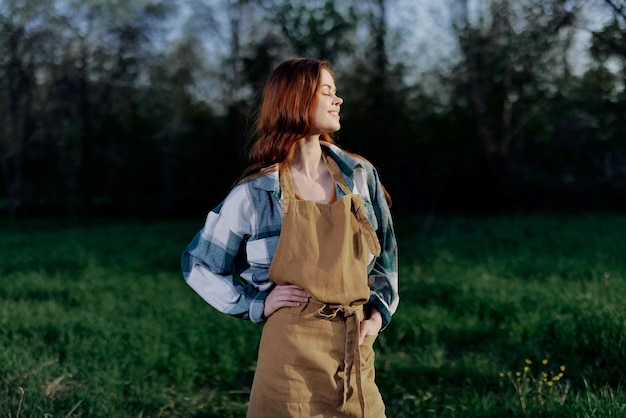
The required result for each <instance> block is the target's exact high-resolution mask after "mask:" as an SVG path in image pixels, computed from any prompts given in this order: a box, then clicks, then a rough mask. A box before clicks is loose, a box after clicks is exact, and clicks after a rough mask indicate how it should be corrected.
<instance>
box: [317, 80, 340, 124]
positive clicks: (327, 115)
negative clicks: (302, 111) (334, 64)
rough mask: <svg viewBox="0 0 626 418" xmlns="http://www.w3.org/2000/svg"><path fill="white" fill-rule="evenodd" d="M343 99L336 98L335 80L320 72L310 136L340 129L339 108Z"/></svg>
mask: <svg viewBox="0 0 626 418" xmlns="http://www.w3.org/2000/svg"><path fill="white" fill-rule="evenodd" d="M342 103H343V99H342V98H341V97H338V96H337V87H335V80H333V76H332V75H331V74H330V72H328V71H327V70H322V78H321V88H320V92H319V101H318V103H317V108H316V109H315V120H314V121H313V132H312V134H314V135H318V134H323V133H331V132H335V131H338V130H339V128H341V124H340V123H339V107H340V106H341V104H342Z"/></svg>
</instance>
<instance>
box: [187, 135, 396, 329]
mask: <svg viewBox="0 0 626 418" xmlns="http://www.w3.org/2000/svg"><path fill="white" fill-rule="evenodd" d="M324 145H326V144H325V143H324ZM326 146H327V151H328V153H329V155H330V156H331V158H333V160H335V161H336V162H337V164H338V165H339V168H340V169H341V172H342V174H343V177H344V178H345V180H346V182H347V184H348V187H349V188H350V189H351V190H352V192H353V193H356V194H359V195H360V196H361V197H362V198H363V200H364V201H365V207H366V212H367V216H368V219H369V221H370V222H371V223H372V226H373V227H374V230H375V231H376V234H377V236H378V239H379V241H380V244H381V249H382V252H381V255H380V256H378V257H375V258H373V259H372V261H371V262H370V263H369V266H368V283H369V287H370V299H369V301H368V302H367V304H371V305H373V306H375V307H376V308H377V309H378V310H379V311H380V313H381V314H382V317H383V329H384V328H385V327H386V326H387V325H388V324H389V321H390V320H391V316H392V315H393V313H394V312H395V311H396V309H397V306H398V301H399V297H398V249H397V244H396V238H395V235H394V231H393V224H392V219H391V214H390V211H389V207H388V205H387V201H386V199H385V196H384V193H383V191H382V188H381V184H380V181H379V179H378V173H377V172H376V169H375V168H374V167H373V166H372V164H370V163H369V162H367V161H365V160H362V159H359V158H355V157H353V156H351V155H349V154H347V153H346V152H344V151H343V150H341V149H340V148H339V147H337V146H335V145H326ZM336 187H337V189H336V192H337V199H339V198H341V197H342V196H344V195H345V193H344V192H343V191H342V190H341V188H339V187H338V186H336ZM281 223H282V199H281V190H280V181H279V178H278V172H277V171H274V172H270V173H267V174H264V175H262V176H260V177H257V178H255V179H254V180H251V181H248V182H244V183H241V184H239V185H237V186H235V187H234V188H233V189H232V190H231V191H230V193H229V194H228V196H227V197H226V199H225V200H224V201H223V202H222V203H220V204H219V205H218V206H217V207H216V208H215V209H213V210H212V211H211V212H209V214H208V215H207V218H206V223H205V225H204V228H203V229H202V230H200V231H199V232H198V233H197V234H196V236H195V237H194V238H193V240H192V241H191V243H190V244H189V245H188V246H187V248H186V249H185V251H184V252H183V255H182V270H183V276H184V278H185V280H186V282H187V283H188V284H189V286H191V288H192V289H193V290H194V291H195V292H197V293H198V294H199V295H200V296H201V297H202V298H203V299H204V300H205V301H206V302H207V303H209V304H210V305H212V306H213V307H214V308H215V309H217V310H219V311H221V312H223V313H226V314H229V315H232V316H234V317H237V318H242V319H250V320H251V321H253V322H255V323H261V322H264V320H265V319H264V317H263V309H264V303H265V298H266V297H267V295H268V293H269V291H271V289H272V287H273V285H274V284H273V283H272V282H271V281H270V279H269V267H270V264H271V262H272V258H273V256H274V252H275V251H276V246H277V244H278V240H279V237H280V229H281Z"/></svg>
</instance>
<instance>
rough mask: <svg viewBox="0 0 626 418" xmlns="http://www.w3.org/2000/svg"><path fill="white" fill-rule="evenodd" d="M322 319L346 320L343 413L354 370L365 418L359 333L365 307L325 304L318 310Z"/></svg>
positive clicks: (362, 412)
mask: <svg viewBox="0 0 626 418" xmlns="http://www.w3.org/2000/svg"><path fill="white" fill-rule="evenodd" d="M317 313H318V315H319V316H320V318H322V319H326V320H332V319H335V318H336V317H337V316H338V315H339V314H341V318H343V319H344V320H345V324H346V338H345V345H344V356H343V373H344V375H343V379H342V380H343V385H342V386H343V387H342V388H341V389H342V390H341V392H342V393H341V394H342V402H341V411H344V410H345V407H346V402H347V400H348V396H349V395H350V394H349V390H350V381H351V379H352V370H353V369H354V371H355V379H356V386H357V392H358V397H359V405H360V406H361V414H362V417H363V418H365V397H364V395H363V381H362V377H361V347H360V346H359V331H360V325H361V321H362V320H363V306H362V305H359V306H356V307H352V306H346V305H336V304H324V305H323V306H322V307H321V308H319V309H318V310H317Z"/></svg>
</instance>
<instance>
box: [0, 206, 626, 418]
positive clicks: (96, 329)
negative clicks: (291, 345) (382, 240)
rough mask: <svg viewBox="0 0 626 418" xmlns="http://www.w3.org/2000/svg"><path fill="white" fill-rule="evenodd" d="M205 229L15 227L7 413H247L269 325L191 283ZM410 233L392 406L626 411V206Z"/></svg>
mask: <svg viewBox="0 0 626 418" xmlns="http://www.w3.org/2000/svg"><path fill="white" fill-rule="evenodd" d="M201 223H202V220H201V219H200V220H198V222H170V223H150V224H141V223H125V224H122V223H116V224H109V223H91V224H90V225H87V226H84V225H83V226H80V227H79V226H76V225H70V224H68V225H64V224H62V223H59V222H57V221H55V222H52V223H51V224H49V223H47V222H45V221H37V222H26V221H24V222H22V223H3V224H0V228H1V229H0V230H1V232H0V280H2V284H1V285H0V344H1V347H2V348H1V350H0V391H1V392H0V414H1V415H0V417H11V418H16V417H55V418H56V417H244V416H245V409H246V401H247V397H248V392H249V387H250V383H251V381H252V376H253V373H254V367H255V357H256V349H257V344H258V339H259V336H260V332H261V327H260V326H258V325H254V324H251V323H248V322H245V321H240V320H236V319H233V318H229V317H227V316H225V315H222V314H219V313H217V312H215V311H214V310H213V309H212V308H211V307H210V306H208V305H206V304H205V303H204V302H203V301H202V300H201V299H200V298H199V297H198V296H197V295H195V293H193V291H192V290H191V289H190V288H188V287H187V285H186V284H185V283H184V281H183V279H182V275H181V273H180V271H179V255H180V252H181V251H182V249H183V248H184V246H185V245H186V244H187V242H188V241H189V240H190V239H191V238H192V236H193V234H194V233H195V232H196V231H197V229H198V228H200V226H201ZM396 229H397V233H398V238H399V244H400V252H401V254H400V262H401V276H400V280H401V288H400V292H401V302H400V308H399V310H398V312H397V314H396V316H395V317H394V320H393V321H392V324H391V325H390V327H389V328H388V329H387V330H385V331H384V332H383V333H382V334H381V335H380V336H379V339H378V341H377V343H376V348H377V358H376V362H377V381H378V384H379V387H380V389H381V392H382V394H383V397H384V398H385V401H386V404H387V414H388V417H389V418H402V417H462V418H465V417H494V418H495V417H521V416H526V417H616V418H617V417H624V416H626V393H625V392H624V389H625V387H624V385H625V383H626V377H624V376H625V372H626V303H625V302H624V299H625V298H626V216H623V215H602V216H601V215H586V216H585V215H579V216H556V215H550V216H548V215H541V216H540V215H529V216H507V217H496V218H484V219H468V218H459V217H455V218H447V219H435V220H434V221H433V220H425V219H423V218H417V219H411V220H402V221H398V222H397V224H396Z"/></svg>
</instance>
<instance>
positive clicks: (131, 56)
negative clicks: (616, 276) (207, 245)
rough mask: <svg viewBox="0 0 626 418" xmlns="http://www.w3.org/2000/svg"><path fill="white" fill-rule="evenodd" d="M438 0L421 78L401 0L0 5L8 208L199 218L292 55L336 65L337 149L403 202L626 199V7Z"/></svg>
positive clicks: (466, 204) (553, 204)
mask: <svg viewBox="0 0 626 418" xmlns="http://www.w3.org/2000/svg"><path fill="white" fill-rule="evenodd" d="M445 6H446V8H445V10H446V16H449V19H448V20H447V23H446V24H447V27H446V30H447V31H448V32H449V33H450V35H451V36H450V39H451V40H452V42H451V43H450V44H448V45H441V47H446V48H448V49H450V50H451V51H452V53H451V54H450V58H449V59H447V60H444V61H442V62H438V63H437V65H432V66H430V67H429V69H428V70H425V71H424V70H420V71H417V70H416V68H418V67H420V68H423V65H421V66H418V65H417V64H418V63H419V64H423V62H421V61H420V60H421V59H422V56H421V54H419V53H418V52H417V51H418V50H419V49H418V48H415V49H414V51H415V52H411V49H410V48H406V47H403V46H405V45H403V42H406V35H407V33H408V32H409V29H410V28H408V27H406V26H405V27H403V26H402V25H401V24H400V25H399V24H395V25H392V24H390V22H391V19H390V18H389V16H392V15H393V14H394V13H398V7H399V2H398V1H395V0H360V1H357V0H347V1H345V2H344V1H342V2H336V1H332V0H291V1H288V0H186V1H184V2H171V1H164V0H143V1H139V0H134V1H133V0H118V1H100V0H67V1H59V0H40V1H38V2H23V1H18V0H5V1H4V2H3V3H1V4H0V174H1V182H0V211H1V212H2V216H3V217H10V218H15V217H19V216H46V215H47V216H94V215H96V216H132V217H158V216H186V215H194V216H196V215H197V214H199V213H204V212H206V210H208V209H209V208H210V207H211V206H213V205H215V204H217V203H218V202H219V200H221V198H223V196H224V193H225V192H226V191H227V190H228V188H229V187H230V186H231V185H232V183H233V182H234V181H235V179H236V178H237V177H238V175H239V173H240V172H241V170H242V169H243V168H244V166H245V163H246V161H245V150H246V146H247V144H248V142H249V141H250V139H251V131H252V123H253V120H254V111H255V108H256V106H257V104H258V99H259V98H258V93H259V91H260V89H261V88H262V86H263V83H264V81H265V78H266V77H267V75H268V74H269V73H270V71H271V70H272V68H273V67H274V66H275V65H277V64H278V63H279V62H281V61H282V60H284V59H287V58H290V57H293V56H311V57H316V58H320V59H326V60H329V61H330V62H331V63H332V64H333V69H334V71H335V73H336V75H337V84H338V87H339V90H340V93H339V94H340V95H341V96H342V97H343V98H344V100H345V102H344V105H343V106H342V130H341V131H340V132H339V133H338V135H337V141H338V143H339V144H340V145H342V146H343V147H344V148H346V149H348V150H350V151H354V152H357V153H359V154H361V155H363V156H365V157H366V158H368V159H370V160H371V161H372V162H373V163H374V164H375V165H376V166H377V167H378V168H379V171H380V175H381V178H382V180H383V182H384V183H385V185H386V186H387V188H388V189H389V191H390V192H391V195H392V197H393V198H394V205H395V208H396V210H397V211H398V212H409V213H415V212H433V211H440V212H441V211H464V212H480V213H484V212H491V211H498V210H511V209H515V210H520V209H522V210H524V209H550V208H558V209H577V208H579V209H621V208H623V205H624V203H626V202H625V199H624V197H622V196H626V195H625V194H624V191H625V188H626V94H625V91H626V90H625V89H626V48H625V45H626V2H624V1H618V0H593V1H583V0H518V1H512V0H473V1H470V0H446V2H445ZM405 17H406V16H405ZM402 21H403V22H407V21H411V19H406V18H405V19H403V20H402ZM581 34H583V35H585V36H586V37H587V39H588V41H587V42H585V43H584V44H583V45H584V48H583V50H581V49H580V42H579V41H577V39H578V38H577V37H578V36H580V35H581ZM430 47H432V48H438V47H440V46H439V45H437V43H434V44H431V45H430ZM575 47H577V48H578V49H575ZM574 51H578V53H577V54H578V55H575V52H574ZM583 57H584V58H585V59H584V60H583Z"/></svg>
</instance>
